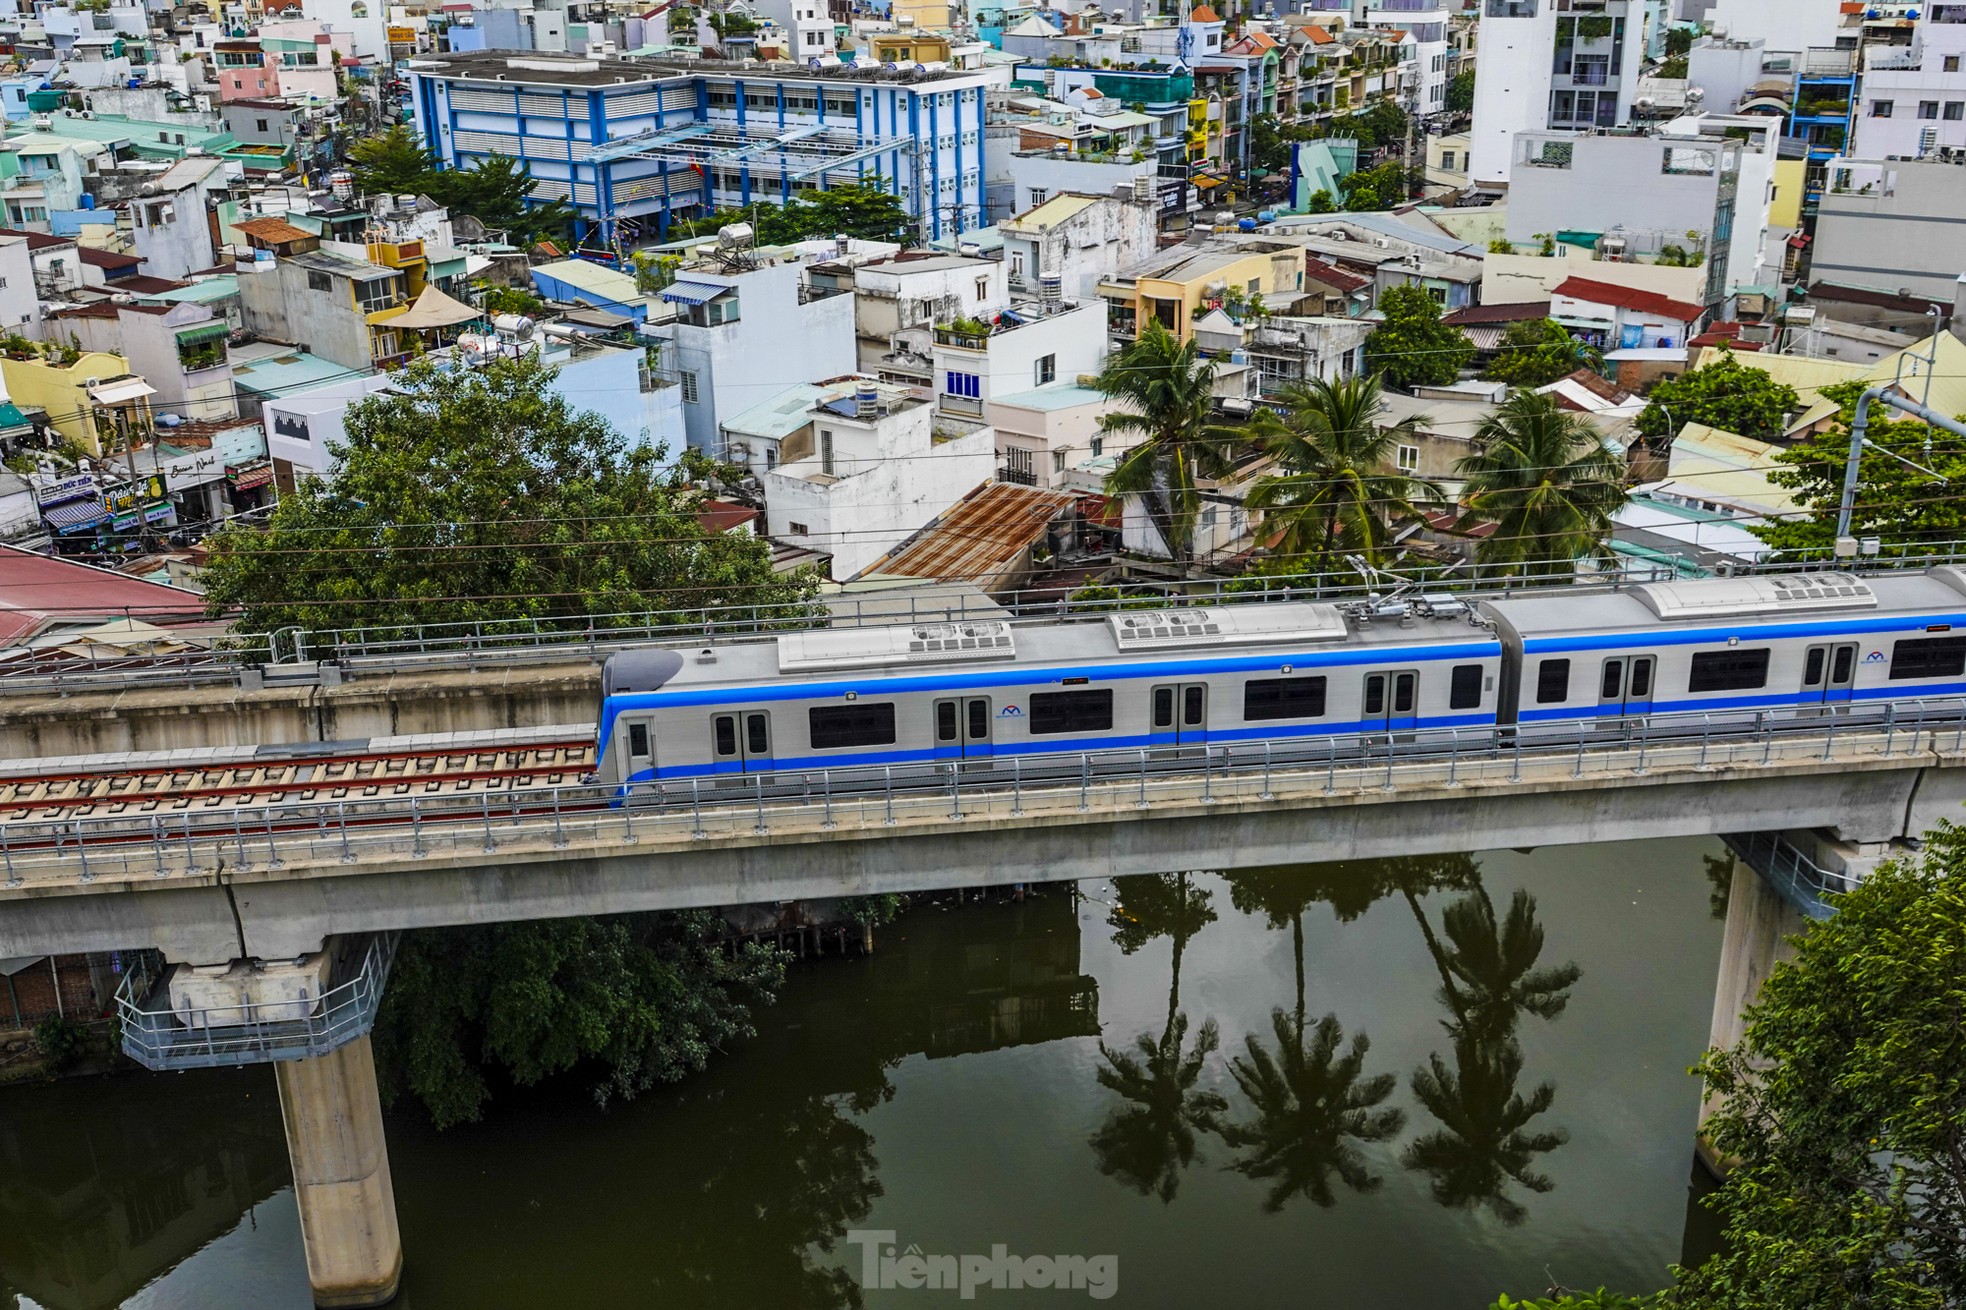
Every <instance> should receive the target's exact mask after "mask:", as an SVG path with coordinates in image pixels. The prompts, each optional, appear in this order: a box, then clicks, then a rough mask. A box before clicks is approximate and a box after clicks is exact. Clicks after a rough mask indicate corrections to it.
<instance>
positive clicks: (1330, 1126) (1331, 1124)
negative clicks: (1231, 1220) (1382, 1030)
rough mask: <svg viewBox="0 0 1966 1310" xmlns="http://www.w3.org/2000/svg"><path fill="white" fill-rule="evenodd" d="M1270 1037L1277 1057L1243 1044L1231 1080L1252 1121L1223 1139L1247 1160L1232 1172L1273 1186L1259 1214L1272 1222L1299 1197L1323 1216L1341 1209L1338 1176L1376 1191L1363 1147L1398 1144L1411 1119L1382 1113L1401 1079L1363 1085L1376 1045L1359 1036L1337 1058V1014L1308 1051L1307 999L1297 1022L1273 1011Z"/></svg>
mask: <svg viewBox="0 0 1966 1310" xmlns="http://www.w3.org/2000/svg"><path fill="white" fill-rule="evenodd" d="M1270 1027H1271V1030H1272V1031H1273V1033H1274V1035H1275V1038H1276V1053H1275V1054H1274V1055H1272V1054H1271V1053H1270V1052H1269V1051H1268V1050H1267V1049H1265V1048H1264V1046H1263V1044H1262V1043H1261V1042H1260V1041H1258V1040H1257V1039H1256V1037H1255V1036H1254V1035H1253V1034H1252V1035H1251V1036H1250V1037H1248V1038H1247V1039H1246V1044H1247V1054H1246V1055H1241V1056H1237V1057H1236V1058H1235V1059H1233V1060H1231V1061H1230V1062H1229V1072H1230V1073H1231V1074H1233V1075H1234V1077H1235V1080H1236V1086H1238V1087H1240V1088H1241V1089H1242V1094H1243V1095H1244V1096H1246V1097H1248V1098H1249V1101H1250V1105H1251V1108H1252V1110H1253V1114H1252V1115H1251V1117H1250V1118H1249V1119H1248V1120H1247V1121H1245V1122H1241V1123H1229V1124H1225V1125H1224V1126H1223V1128H1222V1139H1223V1140H1224V1141H1226V1142H1227V1143H1228V1144H1229V1145H1230V1146H1232V1147H1235V1148H1237V1149H1238V1150H1239V1151H1240V1152H1241V1154H1240V1156H1239V1157H1238V1158H1237V1159H1236V1160H1235V1162H1234V1163H1233V1164H1232V1165H1231V1166H1230V1167H1231V1168H1233V1169H1234V1170H1235V1171H1236V1172H1238V1173H1240V1174H1243V1175H1244V1176H1246V1177H1249V1178H1254V1179H1258V1180H1261V1181H1267V1182H1268V1183H1269V1184H1270V1190H1269V1194H1268V1195H1267V1196H1265V1197H1264V1198H1263V1209H1264V1210H1266V1211H1268V1212H1269V1213H1271V1214H1275V1213H1276V1212H1278V1211H1280V1210H1282V1209H1283V1207H1284V1204H1285V1203H1286V1202H1287V1201H1289V1200H1290V1198H1291V1197H1293V1196H1306V1197H1309V1198H1310V1199H1311V1200H1312V1201H1313V1202H1315V1203H1316V1204H1318V1205H1320V1206H1329V1205H1333V1204H1335V1203H1336V1201H1337V1194H1336V1192H1335V1191H1334V1190H1333V1188H1332V1186H1331V1179H1332V1176H1333V1175H1336V1176H1337V1178H1338V1180H1339V1181H1340V1182H1342V1183H1343V1184H1344V1185H1345V1186H1347V1187H1349V1188H1351V1189H1352V1190H1353V1191H1356V1192H1369V1191H1372V1190H1374V1189H1375V1188H1377V1187H1378V1186H1379V1184H1380V1182H1381V1181H1382V1180H1381V1179H1380V1177H1379V1176H1378V1175H1377V1174H1375V1173H1373V1172H1372V1170H1371V1169H1370V1167H1369V1166H1368V1165H1367V1163H1366V1159H1365V1155H1364V1153H1363V1152H1361V1151H1360V1150H1359V1149H1358V1145H1357V1143H1362V1142H1383V1141H1385V1140H1387V1139H1388V1138H1391V1137H1394V1136H1397V1135H1398V1133H1399V1130H1400V1128H1401V1127H1402V1126H1403V1125H1404V1124H1405V1122H1406V1114H1405V1112H1404V1111H1402V1110H1399V1109H1397V1108H1393V1107H1381V1104H1380V1103H1381V1102H1383V1101H1384V1100H1385V1099H1386V1098H1387V1097H1388V1096H1391V1095H1392V1092H1393V1088H1394V1087H1395V1086H1397V1085H1398V1079H1396V1078H1394V1077H1393V1075H1391V1074H1374V1075H1372V1076H1370V1077H1367V1076H1366V1075H1365V1056H1366V1052H1367V1051H1368V1050H1370V1049H1371V1045H1372V1043H1371V1041H1370V1039H1369V1038H1367V1037H1366V1035H1365V1034H1364V1033H1358V1034H1355V1035H1354V1036H1353V1037H1352V1041H1351V1047H1350V1049H1349V1050H1347V1051H1345V1052H1344V1053H1343V1054H1342V1055H1341V1054H1339V1048H1340V1047H1341V1046H1342V1045H1344V1041H1345V1030H1344V1028H1343V1027H1342V1026H1340V1024H1339V1023H1338V1016H1336V1015H1334V1014H1327V1015H1325V1016H1324V1018H1322V1019H1320V1020H1319V1021H1318V1023H1317V1025H1316V1027H1314V1028H1312V1029H1311V1031H1310V1033H1309V1034H1308V1037H1309V1042H1308V1044H1307V1043H1306V1040H1305V1038H1306V1036H1307V1034H1306V1033H1305V1031H1304V1023H1303V1015H1302V998H1301V996H1300V998H1299V1002H1298V1013H1297V1014H1296V1015H1291V1014H1287V1013H1285V1012H1284V1011H1283V1010H1281V1009H1277V1010H1273V1011H1271V1013H1270Z"/></svg>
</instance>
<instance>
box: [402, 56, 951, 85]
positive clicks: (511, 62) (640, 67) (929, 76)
mask: <svg viewBox="0 0 1966 1310" xmlns="http://www.w3.org/2000/svg"><path fill="white" fill-rule="evenodd" d="M410 72H411V73H412V74H416V73H421V74H423V75H424V76H426V77H452V78H460V79H464V80H468V81H474V82H517V83H532V84H535V85H538V84H548V85H552V86H579V87H604V86H614V85H616V84H618V83H622V82H653V81H660V80H662V79H664V78H684V77H689V78H695V77H737V78H750V79H759V78H763V79H768V80H771V81H794V82H802V81H825V82H888V83H900V84H903V85H907V84H913V83H921V82H939V81H947V80H950V79H953V78H975V77H980V76H981V74H980V73H978V72H974V71H971V70H967V69H960V68H950V69H936V70H927V69H923V70H921V71H917V70H916V69H915V67H914V66H913V65H892V64H889V65H882V66H880V67H877V68H861V67H857V66H855V65H853V64H821V65H820V66H819V67H816V68H815V67H811V66H799V65H787V66H785V67H782V68H763V67H759V66H758V65H757V64H751V65H748V66H746V65H741V64H738V63H735V62H733V61H728V60H726V61H721V64H720V62H719V61H714V60H702V59H687V60H686V59H666V58H663V57H661V56H656V57H653V58H649V59H603V58H600V57H597V56H596V57H590V56H584V55H557V54H549V53H546V52H543V51H537V50H474V51H470V52H467V53H465V54H456V55H442V56H438V57H433V58H427V59H413V60H411V61H410Z"/></svg>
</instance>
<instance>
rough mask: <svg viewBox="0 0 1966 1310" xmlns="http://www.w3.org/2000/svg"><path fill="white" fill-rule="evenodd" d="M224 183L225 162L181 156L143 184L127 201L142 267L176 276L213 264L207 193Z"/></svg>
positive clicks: (159, 274) (156, 274) (222, 187)
mask: <svg viewBox="0 0 1966 1310" xmlns="http://www.w3.org/2000/svg"><path fill="white" fill-rule="evenodd" d="M225 185H226V183H225V165H224V164H223V163H222V162H221V161H219V160H216V159H184V160H180V161H179V162H177V163H175V164H172V165H171V166H170V167H169V168H168V169H166V170H165V171H164V172H163V174H162V175H161V176H159V177H158V179H157V180H156V181H155V182H151V183H145V184H144V192H143V194H142V195H140V196H138V197H137V198H136V199H135V200H133V201H131V202H130V222H131V227H132V236H133V237H134V239H135V242H136V251H137V254H138V255H140V256H142V258H143V270H144V272H146V273H148V274H149V275H150V276H152V277H169V278H181V277H183V276H184V275H185V274H187V273H195V272H197V271H199V270H200V269H206V268H210V267H211V266H212V264H213V262H214V261H215V258H216V253H215V251H214V249H213V246H212V225H211V220H210V219H209V218H208V217H207V212H208V210H209V209H210V206H211V198H212V196H213V195H215V194H218V193H222V192H223V191H224V190H225ZM152 188H154V190H153V189H152Z"/></svg>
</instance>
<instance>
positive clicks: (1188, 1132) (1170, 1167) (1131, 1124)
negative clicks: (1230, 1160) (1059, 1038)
mask: <svg viewBox="0 0 1966 1310" xmlns="http://www.w3.org/2000/svg"><path fill="white" fill-rule="evenodd" d="M1187 1037H1188V1016H1187V1015H1185V1014H1180V1013H1178V1012H1177V1013H1176V1014H1175V1015H1174V1016H1173V1018H1172V1019H1171V1020H1170V1021H1169V1023H1168V1027H1167V1029H1166V1031H1164V1032H1163V1033H1162V1034H1161V1036H1160V1037H1159V1039H1158V1040H1156V1039H1155V1037H1154V1036H1153V1034H1151V1033H1141V1034H1140V1035H1139V1036H1138V1037H1136V1038H1134V1043H1133V1044H1134V1053H1133V1054H1129V1053H1127V1052H1124V1051H1116V1050H1114V1049H1113V1048H1112V1047H1109V1046H1107V1045H1106V1044H1105V1043H1104V1042H1101V1043H1099V1054H1100V1055H1101V1056H1102V1057H1103V1058H1104V1059H1105V1061H1106V1063H1105V1065H1104V1066H1103V1067H1102V1068H1101V1069H1100V1070H1099V1074H1098V1078H1099V1085H1100V1086H1101V1087H1104V1088H1106V1089H1108V1090H1110V1091H1113V1092H1117V1093H1118V1094H1119V1096H1120V1104H1119V1105H1117V1106H1115V1107H1114V1108H1113V1110H1112V1112H1111V1113H1109V1114H1108V1115H1107V1116H1106V1121H1105V1122H1104V1123H1102V1124H1100V1125H1099V1127H1098V1129H1097V1130H1095V1131H1094V1132H1093V1134H1092V1150H1093V1153H1094V1154H1095V1155H1096V1156H1097V1157H1098V1159H1099V1172H1101V1173H1103V1174H1105V1175H1106V1176H1107V1177H1109V1178H1117V1179H1119V1181H1121V1182H1122V1183H1125V1184H1126V1185H1127V1186H1128V1187H1131V1188H1132V1189H1133V1190H1134V1191H1136V1192H1138V1193H1140V1195H1142V1196H1158V1197H1159V1198H1160V1199H1161V1203H1162V1204H1166V1203H1168V1202H1170V1201H1172V1200H1173V1199H1174V1196H1175V1193H1176V1192H1177V1191H1179V1190H1180V1187H1181V1174H1182V1173H1183V1171H1185V1170H1186V1169H1187V1168H1188V1166H1189V1165H1191V1164H1193V1163H1194V1162H1195V1160H1196V1159H1197V1158H1198V1157H1199V1154H1200V1151H1199V1145H1200V1138H1201V1135H1202V1134H1203V1133H1205V1132H1211V1131H1214V1130H1215V1129H1216V1128H1217V1126H1218V1124H1219V1121H1220V1116H1221V1114H1222V1112H1223V1111H1224V1110H1227V1109H1228V1108H1229V1103H1228V1102H1227V1101H1225V1100H1223V1099H1222V1097H1221V1096H1220V1095H1219V1094H1217V1093H1215V1092H1211V1091H1206V1090H1202V1089H1198V1088H1197V1087H1196V1083H1197V1082H1199V1081H1200V1078H1201V1071H1202V1067H1203V1066H1204V1065H1205V1064H1206V1063H1207V1062H1208V1057H1209V1056H1211V1055H1213V1054H1214V1053H1215V1051H1216V1049H1217V1048H1218V1047H1220V1046H1221V1044H1222V1038H1221V1034H1220V1032H1219V1031H1218V1030H1217V1029H1216V1026H1215V1021H1214V1020H1213V1019H1210V1020H1208V1021H1207V1022H1206V1023H1204V1024H1202V1026H1201V1031H1200V1032H1198V1033H1196V1034H1195V1044H1194V1046H1193V1048H1192V1049H1189V1048H1187Z"/></svg>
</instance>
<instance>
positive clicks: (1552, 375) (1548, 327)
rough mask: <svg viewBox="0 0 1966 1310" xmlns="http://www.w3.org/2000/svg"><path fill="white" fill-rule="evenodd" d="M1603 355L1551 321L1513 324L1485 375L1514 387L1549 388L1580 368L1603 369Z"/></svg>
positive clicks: (1543, 320)
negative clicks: (1551, 384) (1559, 379)
mask: <svg viewBox="0 0 1966 1310" xmlns="http://www.w3.org/2000/svg"><path fill="white" fill-rule="evenodd" d="M1603 364H1604V355H1603V354H1602V352H1600V351H1599V350H1598V349H1597V347H1595V346H1590V345H1586V344H1584V343H1583V342H1581V341H1579V340H1577V339H1576V338H1575V337H1573V336H1571V335H1570V333H1569V332H1567V331H1565V330H1564V327H1563V325H1562V324H1561V323H1558V322H1557V321H1556V320H1555V319H1550V318H1533V319H1525V320H1524V321H1522V322H1520V323H1511V324H1509V326H1508V329H1507V330H1506V331H1504V332H1503V333H1502V343H1501V347H1500V349H1499V350H1497V352H1496V354H1495V358H1494V359H1493V360H1492V361H1490V363H1489V365H1488V367H1487V369H1486V370H1484V371H1483V373H1482V376H1483V377H1485V378H1487V379H1488V380H1489V381H1491V382H1506V383H1508V384H1509V385H1510V386H1513V387H1546V386H1548V385H1549V384H1550V383H1552V382H1555V381H1556V380H1557V379H1558V378H1565V377H1569V376H1570V375H1571V374H1572V373H1574V372H1576V371H1577V370H1578V369H1580V368H1600V367H1602V366H1603Z"/></svg>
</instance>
